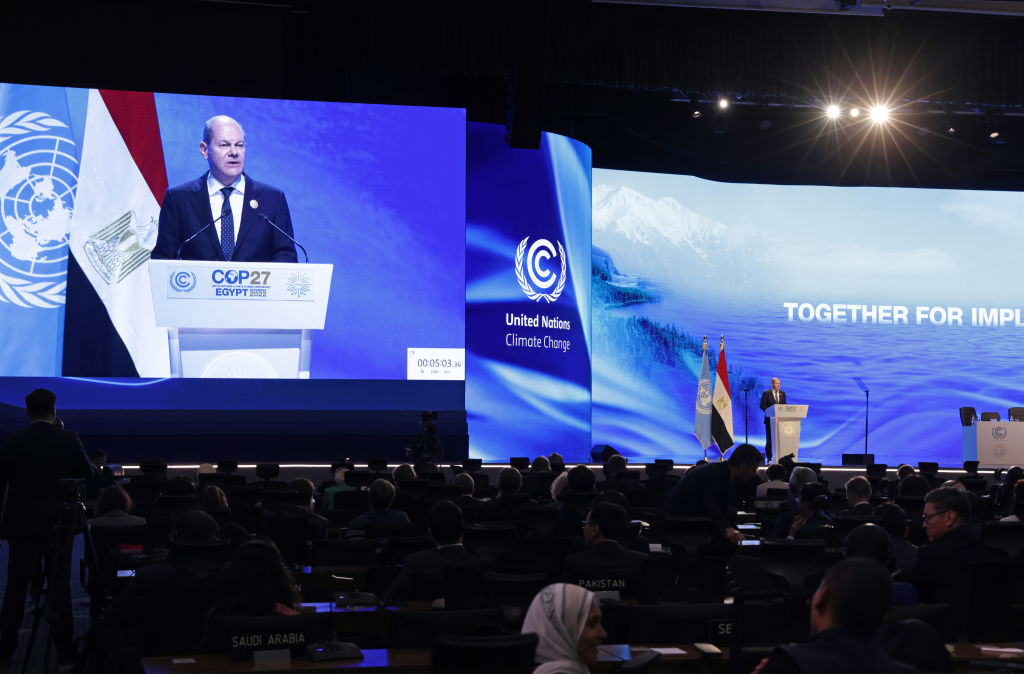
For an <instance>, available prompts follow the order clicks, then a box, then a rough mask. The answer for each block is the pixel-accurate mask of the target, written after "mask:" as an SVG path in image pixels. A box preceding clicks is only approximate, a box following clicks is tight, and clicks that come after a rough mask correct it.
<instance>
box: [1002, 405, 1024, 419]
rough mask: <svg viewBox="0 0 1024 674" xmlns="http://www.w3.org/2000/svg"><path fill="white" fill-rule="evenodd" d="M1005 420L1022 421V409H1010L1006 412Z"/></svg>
mask: <svg viewBox="0 0 1024 674" xmlns="http://www.w3.org/2000/svg"><path fill="white" fill-rule="evenodd" d="M1006 418H1007V419H1009V420H1010V421H1024V407H1011V408H1010V409H1008V410H1006Z"/></svg>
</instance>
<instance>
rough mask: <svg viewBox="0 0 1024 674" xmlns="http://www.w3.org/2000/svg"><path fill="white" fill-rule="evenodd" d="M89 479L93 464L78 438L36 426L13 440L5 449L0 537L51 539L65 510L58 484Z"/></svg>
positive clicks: (0, 454) (0, 461) (0, 464)
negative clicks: (45, 537)
mask: <svg viewBox="0 0 1024 674" xmlns="http://www.w3.org/2000/svg"><path fill="white" fill-rule="evenodd" d="M90 477H92V465H91V464H90V463H89V459H88V457H86V455H85V449H84V448H83V447H82V441H81V440H79V439H78V434H77V433H71V432H69V431H63V430H61V429H59V428H57V427H56V426H54V425H52V424H48V423H45V422H36V423H32V424H29V426H28V428H23V429H22V430H20V431H17V432H16V433H12V434H11V435H8V436H7V437H6V438H4V441H3V445H2V446H0V503H3V517H2V520H0V535H2V536H3V538H19V537H30V536H46V535H48V534H49V533H50V531H51V530H52V529H53V526H54V525H55V524H56V523H57V517H58V515H59V514H60V512H61V509H62V507H63V505H64V491H63V490H62V489H61V487H60V483H59V480H60V479H61V478H76V479H80V480H87V479H89V478H90Z"/></svg>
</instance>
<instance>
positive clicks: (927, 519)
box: [921, 510, 949, 524]
mask: <svg viewBox="0 0 1024 674" xmlns="http://www.w3.org/2000/svg"><path fill="white" fill-rule="evenodd" d="M948 512H949V511H948V510H940V511H939V512H937V513H932V514H931V515H921V521H922V522H924V523H925V524H927V523H928V522H929V521H930V520H931V519H932V518H933V517H935V516H937V515H943V514H945V513H948Z"/></svg>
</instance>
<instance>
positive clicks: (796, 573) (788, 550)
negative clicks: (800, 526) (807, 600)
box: [758, 540, 825, 592]
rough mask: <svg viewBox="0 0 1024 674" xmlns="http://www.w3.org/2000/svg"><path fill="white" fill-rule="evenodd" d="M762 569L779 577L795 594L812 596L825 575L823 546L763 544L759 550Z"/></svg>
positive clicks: (782, 542)
mask: <svg viewBox="0 0 1024 674" xmlns="http://www.w3.org/2000/svg"><path fill="white" fill-rule="evenodd" d="M758 556H759V557H760V559H761V565H762V567H763V568H764V570H765V571H766V572H768V573H772V574H775V575H778V576H782V577H783V578H785V579H786V580H787V582H788V583H789V587H790V589H791V590H793V591H795V592H800V591H803V592H813V591H814V589H815V588H816V587H817V583H818V580H819V579H820V578H821V576H822V575H824V573H825V542H824V541H816V540H815V541H811V540H796V541H786V540H765V541H763V542H762V543H761V545H760V546H759V547H758Z"/></svg>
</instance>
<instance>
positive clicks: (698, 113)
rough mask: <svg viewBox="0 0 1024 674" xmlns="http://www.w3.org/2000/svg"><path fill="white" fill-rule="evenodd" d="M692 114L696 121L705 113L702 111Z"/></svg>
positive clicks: (695, 111)
mask: <svg viewBox="0 0 1024 674" xmlns="http://www.w3.org/2000/svg"><path fill="white" fill-rule="evenodd" d="M690 114H691V115H692V116H693V118H694V119H700V118H701V116H702V115H703V114H704V113H702V112H701V111H700V110H694V111H693V112H691V113H690Z"/></svg>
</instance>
